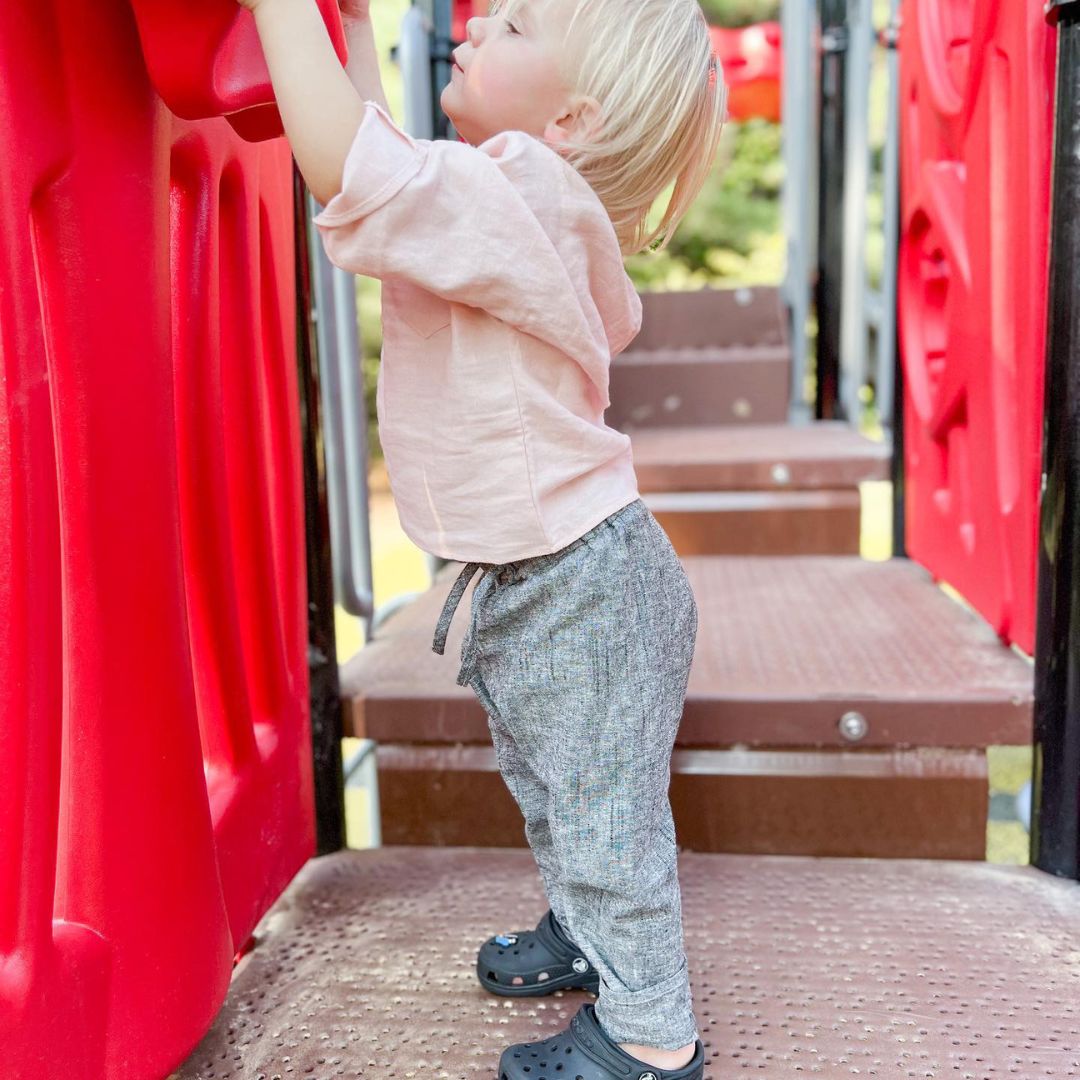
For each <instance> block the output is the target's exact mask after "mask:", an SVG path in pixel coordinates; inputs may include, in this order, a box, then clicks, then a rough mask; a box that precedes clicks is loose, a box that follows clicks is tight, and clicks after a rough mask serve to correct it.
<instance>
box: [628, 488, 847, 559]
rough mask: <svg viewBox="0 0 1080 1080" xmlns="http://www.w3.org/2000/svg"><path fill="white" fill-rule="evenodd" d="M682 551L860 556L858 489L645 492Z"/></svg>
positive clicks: (676, 548)
mask: <svg viewBox="0 0 1080 1080" xmlns="http://www.w3.org/2000/svg"><path fill="white" fill-rule="evenodd" d="M642 499H643V500H644V502H645V504H646V506H648V508H649V509H650V510H651V511H652V512H653V515H654V516H655V517H656V520H657V521H659V522H660V524H661V525H662V526H663V527H664V529H665V531H666V532H667V534H668V536H669V537H670V538H671V543H672V544H673V545H674V547H675V550H676V551H677V552H678V553H679V554H680V555H858V554H859V551H860V545H861V531H862V503H861V500H860V497H859V490H858V488H846V489H841V490H838V491H837V490H824V491H687V492H681V491H680V492H660V493H658V494H648V493H646V494H644V495H643V496H642Z"/></svg>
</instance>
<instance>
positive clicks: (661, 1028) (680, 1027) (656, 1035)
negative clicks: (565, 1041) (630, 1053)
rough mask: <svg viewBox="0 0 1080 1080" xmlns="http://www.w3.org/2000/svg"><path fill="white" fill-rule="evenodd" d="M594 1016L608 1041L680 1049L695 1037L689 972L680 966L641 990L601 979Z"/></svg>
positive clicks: (696, 1035)
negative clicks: (611, 985) (621, 988)
mask: <svg viewBox="0 0 1080 1080" xmlns="http://www.w3.org/2000/svg"><path fill="white" fill-rule="evenodd" d="M596 1019H597V1020H598V1021H599V1022H600V1026H601V1027H602V1028H603V1029H604V1033H605V1034H606V1035H607V1037H608V1038H609V1039H611V1040H612V1042H616V1043H636V1044H637V1045H639V1046H651V1047H656V1048H658V1049H663V1050H681V1049H682V1048H683V1047H684V1046H686V1045H688V1044H689V1043H692V1042H694V1040H695V1039H697V1037H698V1033H697V1024H696V1022H695V1020H694V1009H693V1002H692V1000H691V995H690V975H689V971H688V970H687V966H686V963H685V961H684V963H683V965H682V967H681V968H679V970H678V971H676V972H675V973H674V974H673V975H670V976H668V978H666V979H664V980H663V981H662V982H658V983H653V984H652V986H647V987H645V988H644V989H642V990H633V991H622V992H619V991H616V990H610V989H608V987H607V986H606V985H604V984H603V982H601V986H600V993H599V995H598V997H597V1001H596Z"/></svg>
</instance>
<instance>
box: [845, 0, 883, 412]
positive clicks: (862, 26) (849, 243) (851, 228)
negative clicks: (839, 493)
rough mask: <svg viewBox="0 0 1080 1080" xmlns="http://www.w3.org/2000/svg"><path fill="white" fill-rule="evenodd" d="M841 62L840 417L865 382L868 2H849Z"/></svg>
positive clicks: (852, 408) (855, 402)
mask: <svg viewBox="0 0 1080 1080" xmlns="http://www.w3.org/2000/svg"><path fill="white" fill-rule="evenodd" d="M847 26H848V36H847V46H848V47H847V55H846V57H845V59H844V68H845V71H844V203H843V211H842V212H843V225H842V238H841V247H842V250H843V270H842V272H841V300H840V367H841V371H842V374H841V376H840V385H839V387H838V393H839V394H840V397H841V404H842V412H843V415H844V416H846V417H848V418H849V419H850V420H851V421H852V422H853V423H857V422H858V420H859V414H860V411H861V408H860V404H859V391H860V390H861V389H862V385H863V383H864V382H865V381H866V378H867V351H868V350H867V325H866V316H867V311H866V298H867V297H866V294H867V286H866V196H867V190H868V187H869V182H870V76H871V63H872V59H873V56H872V49H873V44H874V20H873V11H872V9H871V0H848V4H847Z"/></svg>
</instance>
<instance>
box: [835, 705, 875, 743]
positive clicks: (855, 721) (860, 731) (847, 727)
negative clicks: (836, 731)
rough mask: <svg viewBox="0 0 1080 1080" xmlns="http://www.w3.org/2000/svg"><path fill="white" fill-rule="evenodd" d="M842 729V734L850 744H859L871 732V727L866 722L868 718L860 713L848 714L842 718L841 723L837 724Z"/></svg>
mask: <svg viewBox="0 0 1080 1080" xmlns="http://www.w3.org/2000/svg"><path fill="white" fill-rule="evenodd" d="M837 727H839V728H840V734H841V735H843V737H844V738H845V739H847V740H848V742H858V741H859V740H860V739H861V738H863V737H864V736H865V735H866V733H867V732H868V731H869V730H870V725H869V724H868V723H867V722H866V717H865V716H863V714H862V713H860V712H846V713H844V715H843V716H841V717H840V722H839V724H837Z"/></svg>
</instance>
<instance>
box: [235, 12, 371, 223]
mask: <svg viewBox="0 0 1080 1080" xmlns="http://www.w3.org/2000/svg"><path fill="white" fill-rule="evenodd" d="M240 2H241V3H242V4H243V6H244V7H246V8H248V9H249V10H251V11H252V12H253V13H254V16H255V25H256V26H257V28H258V31H259V38H260V39H261V41H262V47H263V54H264V56H265V57H266V64H267V67H268V68H269V69H270V81H271V83H272V84H273V87H274V95H275V97H276V98H277V105H278V111H279V112H280V113H281V122H282V124H283V125H284V127H285V135H286V136H287V138H288V140H289V146H290V147H291V148H292V152H293V156H294V157H295V158H296V164H297V165H298V166H299V168H300V172H301V173H302V174H303V177H304V181H305V183H306V184H307V186H308V189H309V190H310V191H311V193H312V195H314V196H315V198H316V199H317V200H318V201H319V202H320V203H322V204H323V205H324V206H325V205H326V203H328V202H329V201H330V200H331V199H332V198H333V197H334V196H335V195H336V194H337V193H338V192H339V191H340V190H341V178H342V173H343V172H344V169H345V158H346V156H347V155H348V152H349V147H350V146H351V145H352V141H353V139H354V137H355V136H356V129H357V128H358V127H359V126H360V121H361V119H362V118H363V115H364V99H363V98H362V97H361V96H360V93H359V92H358V91H357V89H356V87H355V86H353V84H352V82H350V80H349V76H348V75H347V74H346V72H345V69H344V68H343V67H342V66H341V63H340V62H339V60H338V58H337V54H336V53H335V52H334V48H333V45H332V44H331V42H330V35H329V34H328V33H327V32H326V26H325V25H324V24H323V21H322V16H321V15H320V14H319V10H318V8H317V7H316V6H315V3H314V0H240Z"/></svg>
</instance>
